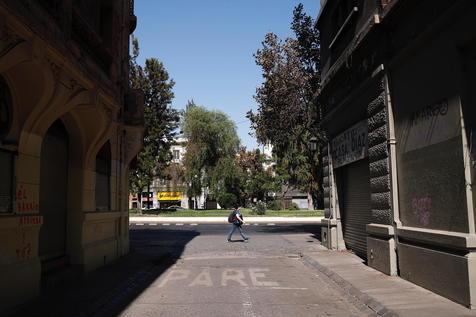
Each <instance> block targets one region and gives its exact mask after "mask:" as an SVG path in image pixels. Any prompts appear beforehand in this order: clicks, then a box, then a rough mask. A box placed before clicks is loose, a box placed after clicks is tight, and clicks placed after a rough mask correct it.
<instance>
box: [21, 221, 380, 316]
mask: <svg viewBox="0 0 476 317" xmlns="http://www.w3.org/2000/svg"><path fill="white" fill-rule="evenodd" d="M229 229H230V225H224V224H221V225H211V224H200V223H189V224H186V223H178V222H174V221H173V219H171V221H170V223H131V225H130V231H129V235H130V252H129V254H128V255H126V256H124V257H123V258H121V259H119V260H118V261H115V262H113V263H111V264H109V265H107V266H105V267H102V268H100V269H98V270H96V271H94V272H91V273H89V274H88V275H86V276H83V277H79V278H78V276H77V274H74V267H71V270H69V271H68V270H67V271H62V272H58V273H57V274H58V276H54V275H53V276H50V277H49V278H48V280H47V281H48V282H47V283H43V284H44V285H43V291H42V295H41V297H40V298H39V299H38V300H37V301H36V302H32V303H29V304H28V305H25V307H23V308H22V309H20V310H19V311H17V314H15V316H55V317H56V316H68V317H71V316H73V317H74V316H81V317H83V316H98V317H99V316H101V317H103V316H141V317H142V316H166V317H167V316H171V317H187V316H193V317H197V316H204V317H213V316H220V317H228V316H231V317H233V316H251V317H253V316H273V317H279V316H283V317H289V316H291V317H298V316H313V317H314V316H369V315H374V312H373V311H371V310H370V309H369V307H367V306H366V305H365V304H364V303H363V302H362V301H361V300H358V299H357V298H356V297H355V296H353V295H351V294H350V293H349V291H348V290H346V289H345V286H342V285H339V284H338V283H335V282H334V281H333V280H331V279H330V278H329V277H328V276H327V275H326V274H323V273H321V272H320V271H319V270H317V269H316V268H315V267H313V266H312V265H309V263H307V262H306V261H305V258H304V257H301V255H302V254H303V253H308V252H314V251H316V249H319V248H321V249H322V247H320V242H319V240H318V238H319V236H320V232H319V226H318V225H315V224H314V225H312V224H287V225H286V224H278V223H276V224H275V223H266V222H265V223H260V224H254V223H250V224H248V225H246V226H244V227H243V230H244V231H245V234H246V235H247V236H248V237H249V238H250V240H249V241H248V242H243V241H242V240H241V238H240V236H239V235H238V234H237V233H235V236H234V237H233V242H227V241H226V237H227V234H228V231H229Z"/></svg>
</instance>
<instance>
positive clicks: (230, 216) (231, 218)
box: [228, 210, 236, 223]
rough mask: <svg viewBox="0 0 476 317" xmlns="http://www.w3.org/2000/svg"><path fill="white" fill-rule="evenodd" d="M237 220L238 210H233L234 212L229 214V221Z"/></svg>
mask: <svg viewBox="0 0 476 317" xmlns="http://www.w3.org/2000/svg"><path fill="white" fill-rule="evenodd" d="M235 221H236V212H235V211H234V210H233V211H232V212H230V214H229V215H228V222H229V223H233V222H235Z"/></svg>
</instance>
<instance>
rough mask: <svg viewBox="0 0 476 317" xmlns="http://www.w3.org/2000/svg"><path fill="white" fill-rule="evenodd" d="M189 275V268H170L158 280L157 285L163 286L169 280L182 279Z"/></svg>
mask: <svg viewBox="0 0 476 317" xmlns="http://www.w3.org/2000/svg"><path fill="white" fill-rule="evenodd" d="M189 275H190V270H172V271H170V273H169V274H167V276H166V277H165V278H164V279H163V280H162V282H160V284H159V287H164V286H165V285H166V284H167V283H168V282H170V281H178V280H184V279H186V278H187V277H188V276H189Z"/></svg>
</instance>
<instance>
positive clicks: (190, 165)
mask: <svg viewBox="0 0 476 317" xmlns="http://www.w3.org/2000/svg"><path fill="white" fill-rule="evenodd" d="M190 103H193V102H189V104H188V105H187V107H186V108H187V110H186V111H185V113H184V118H183V122H182V131H183V134H184V136H185V137H186V138H187V149H186V154H185V160H184V165H185V170H186V173H185V179H186V181H187V183H188V184H189V188H188V194H189V196H193V197H197V196H200V195H201V194H202V189H204V188H205V189H210V190H211V191H212V192H213V191H214V190H215V191H217V190H218V189H220V191H222V188H221V187H220V186H222V184H223V182H225V183H226V184H231V183H233V181H229V180H226V181H225V180H224V179H225V175H228V174H229V172H230V170H228V169H227V168H228V167H230V165H229V162H230V160H232V159H233V158H234V156H235V154H236V152H237V150H238V147H239V144H240V139H239V138H238V135H237V133H236V126H235V123H234V122H233V121H232V120H230V118H229V117H228V116H227V115H226V114H225V113H223V112H221V111H217V110H208V109H206V108H204V107H201V106H197V105H195V104H194V103H193V104H190ZM225 170H226V171H227V172H226V173H225ZM218 171H220V173H219V174H217V173H218ZM231 172H232V171H231ZM231 172H230V173H231ZM227 173H228V174H227ZM218 175H220V177H222V179H223V180H224V181H223V182H220V181H218V179H217V177H219V176H218ZM212 185H213V186H216V187H214V188H211V187H210V186H212ZM205 194H206V195H207V194H208V193H205Z"/></svg>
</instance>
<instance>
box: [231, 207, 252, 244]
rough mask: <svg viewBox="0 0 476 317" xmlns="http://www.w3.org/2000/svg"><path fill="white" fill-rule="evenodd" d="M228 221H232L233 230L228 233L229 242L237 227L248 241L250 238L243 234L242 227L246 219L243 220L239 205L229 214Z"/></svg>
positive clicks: (244, 239)
mask: <svg viewBox="0 0 476 317" xmlns="http://www.w3.org/2000/svg"><path fill="white" fill-rule="evenodd" d="M228 222H229V223H231V230H230V233H229V234H228V240H227V241H228V242H231V236H232V235H233V233H234V232H235V230H236V229H238V231H239V232H240V235H241V237H242V238H243V241H248V238H247V237H246V236H245V235H244V234H243V230H242V229H241V226H242V225H243V224H244V223H245V221H244V220H243V216H242V215H241V212H240V207H239V206H235V207H234V209H233V211H232V212H231V213H230V215H229V216H228Z"/></svg>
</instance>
